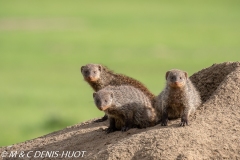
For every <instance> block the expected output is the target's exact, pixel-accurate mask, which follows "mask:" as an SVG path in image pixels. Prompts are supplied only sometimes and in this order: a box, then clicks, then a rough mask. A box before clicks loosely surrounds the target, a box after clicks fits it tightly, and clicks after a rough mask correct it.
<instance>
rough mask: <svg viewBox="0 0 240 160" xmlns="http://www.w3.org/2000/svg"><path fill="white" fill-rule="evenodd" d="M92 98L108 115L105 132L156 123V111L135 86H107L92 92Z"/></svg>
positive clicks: (143, 126)
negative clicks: (107, 124)
mask: <svg viewBox="0 0 240 160" xmlns="http://www.w3.org/2000/svg"><path fill="white" fill-rule="evenodd" d="M93 98H94V102H95V104H96V106H97V108H98V109H99V110H101V111H104V112H105V113H106V114H107V115H108V117H109V120H110V125H109V127H108V129H107V133H110V132H114V131H116V130H122V131H127V130H128V129H130V128H133V127H137V128H145V127H149V126H153V125H155V124H156V112H155V109H154V108H153V107H152V104H151V101H150V99H149V98H148V97H147V96H146V95H145V94H144V93H143V92H142V91H141V90H139V89H137V88H135V87H132V86H128V85H123V86H107V87H105V88H104V89H101V90H100V91H98V92H95V93H93Z"/></svg>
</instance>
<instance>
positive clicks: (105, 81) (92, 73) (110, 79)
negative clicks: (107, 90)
mask: <svg viewBox="0 0 240 160" xmlns="http://www.w3.org/2000/svg"><path fill="white" fill-rule="evenodd" d="M81 73H82V75H83V77H84V79H85V81H86V82H88V84H89V85H90V86H91V87H92V88H93V90H94V91H95V92H97V91H99V90H100V89H103V88H104V87H106V86H108V85H111V86H120V85H130V86H133V87H135V88H137V89H139V90H141V91H142V92H143V93H144V94H145V95H146V96H147V97H148V98H149V99H150V101H151V102H152V104H153V103H154V100H155V96H154V94H153V93H151V92H150V91H149V90H148V89H147V87H145V85H143V84H142V83H141V82H139V81H138V80H136V79H133V78H131V77H128V76H126V75H123V74H117V73H114V72H113V71H111V70H110V69H108V68H107V67H106V66H103V65H100V64H87V65H85V66H82V67H81ZM104 120H107V116H106V115H105V116H104V117H102V118H101V119H99V120H97V121H96V122H102V121H104Z"/></svg>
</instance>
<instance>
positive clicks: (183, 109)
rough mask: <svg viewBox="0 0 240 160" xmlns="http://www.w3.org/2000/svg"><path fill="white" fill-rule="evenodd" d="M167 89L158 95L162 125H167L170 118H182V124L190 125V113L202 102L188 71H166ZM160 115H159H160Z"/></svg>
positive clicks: (158, 110)
mask: <svg viewBox="0 0 240 160" xmlns="http://www.w3.org/2000/svg"><path fill="white" fill-rule="evenodd" d="M166 81H167V82H166V86H165V89H164V90H163V91H162V92H161V93H160V94H159V95H158V96H157V100H156V105H157V107H156V109H157V112H158V113H160V114H161V115H160V116H161V118H162V120H161V125H162V126H167V123H168V119H176V118H181V123H180V126H185V125H188V118H189V115H190V114H192V113H194V112H195V110H196V108H197V107H199V106H200V104H201V98H200V95H199V92H198V91H197V90H196V88H195V87H194V85H193V84H192V82H191V81H190V79H189V78H188V74H187V72H184V71H181V70H178V69H173V70H170V71H168V72H166ZM158 117H159V115H158Z"/></svg>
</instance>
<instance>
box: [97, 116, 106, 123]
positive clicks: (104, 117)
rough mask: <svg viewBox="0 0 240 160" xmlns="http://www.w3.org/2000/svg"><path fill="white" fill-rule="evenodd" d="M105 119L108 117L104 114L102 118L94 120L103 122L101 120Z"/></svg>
mask: <svg viewBox="0 0 240 160" xmlns="http://www.w3.org/2000/svg"><path fill="white" fill-rule="evenodd" d="M107 119H108V117H107V116H106V115H105V116H103V117H102V118H100V119H97V120H95V121H94V122H103V121H106V120H107Z"/></svg>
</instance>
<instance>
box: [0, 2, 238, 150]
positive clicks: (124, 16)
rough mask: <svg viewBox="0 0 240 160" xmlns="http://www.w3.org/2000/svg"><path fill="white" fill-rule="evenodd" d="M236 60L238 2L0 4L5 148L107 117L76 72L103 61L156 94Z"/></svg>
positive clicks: (0, 139)
mask: <svg viewBox="0 0 240 160" xmlns="http://www.w3.org/2000/svg"><path fill="white" fill-rule="evenodd" d="M238 60H240V1H239V0H228V1H225V0H213V1H208V0H202V1H190V0H189V1H186V0H182V1H179V0H173V1H159V0H150V1H141V0H135V1H132V0H131V1H127V0H126V1H125V0H124V1H115V0H113V1H110V0H102V1H99V0H88V1H81V0H71V1H67V0H35V1H30V0H26V1H22V0H19V1H16V0H2V1H0V146H5V145H11V144H14V143H18V142H22V141H25V140H28V139H32V138H36V137H38V136H41V135H44V134H47V133H50V132H52V131H55V130H59V129H62V128H65V127H66V126H69V125H74V124H77V123H80V122H82V121H85V120H88V119H91V118H94V117H101V116H102V115H103V113H102V112H100V111H98V110H97V109H96V107H95V105H94V103H93V99H92V92H93V91H92V89H91V88H90V86H88V85H87V83H86V82H84V81H83V78H82V75H81V74H80V67H81V66H82V65H85V64H87V63H101V64H104V65H106V66H108V67H109V68H111V69H113V70H114V71H115V72H118V73H124V74H126V75H129V76H131V77H134V78H136V79H138V80H140V81H141V82H143V83H144V84H146V86H147V87H148V88H149V89H150V90H151V91H152V92H153V93H154V94H158V93H159V92H160V91H161V90H162V88H163V86H164V75H165V72H166V71H167V70H169V69H172V68H179V69H182V70H186V71H188V73H189V75H191V74H193V73H194V72H197V71H199V70H201V69H202V68H206V67H208V66H210V65H212V64H213V63H220V62H224V61H238Z"/></svg>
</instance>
